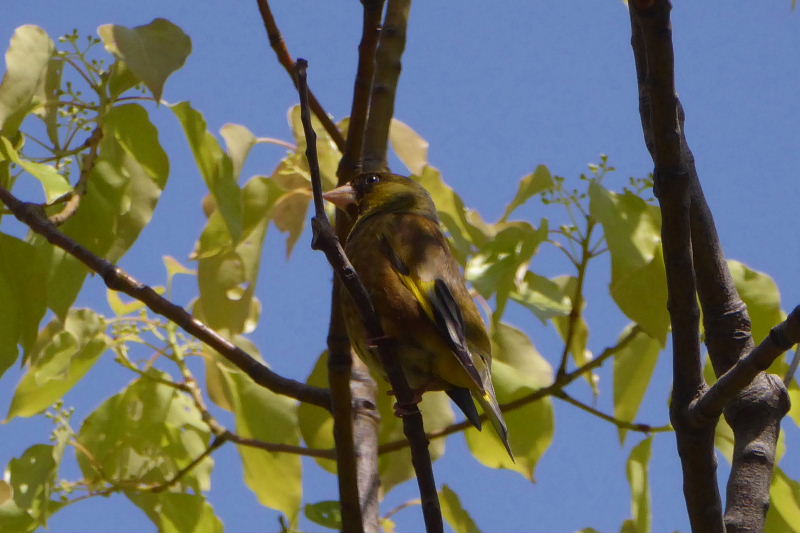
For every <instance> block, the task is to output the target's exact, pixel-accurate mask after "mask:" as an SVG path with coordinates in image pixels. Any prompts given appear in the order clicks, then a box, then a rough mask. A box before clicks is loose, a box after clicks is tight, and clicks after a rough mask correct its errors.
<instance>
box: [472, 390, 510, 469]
mask: <svg viewBox="0 0 800 533" xmlns="http://www.w3.org/2000/svg"><path fill="white" fill-rule="evenodd" d="M475 396H476V399H477V400H478V403H480V404H481V407H482V408H483V412H484V413H486V416H487V417H488V418H489V421H490V422H491V423H492V427H493V428H494V430H495V431H496V432H497V436H498V437H500V440H501V441H503V446H505V447H506V451H508V456H509V457H511V460H512V461H513V460H514V452H512V451H511V446H510V445H509V444H508V427H506V421H505V420H504V419H503V413H502V412H501V411H500V406H499V405H498V404H497V399H496V398H495V395H494V387H493V386H492V383H491V381H489V382H488V387H486V389H485V390H484V391H483V393H480V392H479V393H477V394H476V395H475Z"/></svg>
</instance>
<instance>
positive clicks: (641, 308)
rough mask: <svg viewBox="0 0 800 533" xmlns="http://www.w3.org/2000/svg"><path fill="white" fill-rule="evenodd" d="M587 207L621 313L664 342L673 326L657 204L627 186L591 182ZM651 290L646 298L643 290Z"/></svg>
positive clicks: (647, 292)
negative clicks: (604, 248)
mask: <svg viewBox="0 0 800 533" xmlns="http://www.w3.org/2000/svg"><path fill="white" fill-rule="evenodd" d="M589 197H590V204H589V209H590V212H591V214H592V216H593V217H595V218H596V219H597V220H598V221H600V223H601V224H602V225H603V231H604V233H605V238H606V242H607V243H608V249H609V251H610V252H611V295H612V297H613V298H614V301H615V302H616V303H617V305H618V306H619V307H620V309H621V310H622V312H623V313H625V315H626V316H627V317H628V318H630V319H631V320H633V321H634V322H636V323H637V324H639V325H640V326H641V327H642V329H644V330H645V331H646V332H647V333H648V334H649V335H650V336H651V337H653V338H654V339H657V340H658V341H659V342H660V343H661V345H662V346H663V345H664V343H665V342H666V336H667V330H668V329H669V313H668V312H667V284H666V274H665V272H664V259H663V255H662V253H661V246H660V243H661V237H660V231H661V216H660V213H659V211H658V208H657V207H655V206H653V205H649V204H647V203H646V202H645V201H644V200H643V199H642V198H640V197H639V196H636V195H635V194H634V193H632V192H630V191H628V192H625V193H624V194H617V193H614V192H611V191H609V190H607V189H605V188H604V187H602V186H601V185H600V184H598V183H597V182H592V183H591V185H590V186H589ZM643 294H645V295H647V297H646V298H643V297H642V295H643Z"/></svg>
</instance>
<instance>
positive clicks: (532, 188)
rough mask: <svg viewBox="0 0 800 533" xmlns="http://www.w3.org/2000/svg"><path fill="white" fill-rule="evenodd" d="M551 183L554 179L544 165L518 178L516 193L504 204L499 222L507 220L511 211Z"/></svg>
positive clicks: (550, 186)
mask: <svg viewBox="0 0 800 533" xmlns="http://www.w3.org/2000/svg"><path fill="white" fill-rule="evenodd" d="M553 185H555V181H553V176H552V175H551V174H550V170H549V169H548V168H547V167H546V166H544V165H539V166H538V167H536V170H534V171H533V173H531V174H528V175H527V176H525V177H524V178H522V179H521V180H520V182H519V189H517V194H516V196H514V199H513V200H511V203H509V204H508V206H506V210H505V212H504V213H503V216H502V217H501V218H500V222H505V221H506V220H508V217H509V216H511V213H513V212H514V210H515V209H517V208H518V207H519V206H521V205H523V204H524V203H525V202H527V201H528V200H529V199H530V198H531V197H533V196H535V195H537V194H539V193H541V192H543V191H547V190H549V189H551V188H552V187H553Z"/></svg>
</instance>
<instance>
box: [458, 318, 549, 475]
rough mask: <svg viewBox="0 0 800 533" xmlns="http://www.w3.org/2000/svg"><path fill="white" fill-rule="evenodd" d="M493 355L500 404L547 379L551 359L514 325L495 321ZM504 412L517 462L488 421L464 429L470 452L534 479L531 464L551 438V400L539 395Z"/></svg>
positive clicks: (490, 464) (486, 462) (487, 462)
mask: <svg viewBox="0 0 800 533" xmlns="http://www.w3.org/2000/svg"><path fill="white" fill-rule="evenodd" d="M492 356H493V362H492V381H493V382H494V388H495V392H496V393H497V401H498V402H499V403H500V404H501V405H502V404H505V403H508V402H511V401H514V400H519V399H521V398H524V397H526V396H528V395H530V394H531V393H533V392H535V391H536V390H537V389H539V388H541V387H544V386H546V385H549V384H550V383H551V382H552V379H553V377H552V376H553V371H552V368H551V367H550V364H549V363H548V362H547V361H546V360H545V359H544V358H543V357H542V356H541V355H540V354H539V352H538V350H537V349H536V347H535V346H534V345H533V343H532V342H531V340H530V339H529V338H528V337H527V335H525V333H523V332H522V331H520V330H519V329H517V328H514V327H513V326H510V325H508V324H504V323H499V324H496V325H495V326H494V328H493V331H492ZM503 416H504V418H505V420H506V424H507V425H508V436H509V443H510V444H511V449H512V450H513V451H514V454H515V457H516V462H512V461H511V458H510V457H508V454H507V452H506V450H505V447H504V446H503V444H502V443H501V441H500V439H499V438H498V437H497V435H495V434H494V432H493V430H492V428H491V427H489V425H487V426H486V427H484V429H483V431H478V430H477V429H475V428H469V429H467V432H466V437H467V444H468V445H469V448H470V451H471V452H472V455H473V456H474V457H475V458H476V459H477V460H478V461H480V462H481V463H482V464H484V465H485V466H488V467H490V468H506V469H508V470H513V471H515V472H519V473H520V474H522V475H523V476H525V477H526V478H528V479H530V480H532V481H533V480H534V477H535V476H534V474H535V470H536V464H537V463H538V461H539V459H541V457H542V455H544V453H545V452H546V451H547V449H548V448H549V447H550V444H551V443H552V441H553V435H554V433H555V415H554V412H553V405H552V403H551V401H550V399H549V398H540V399H538V400H536V401H532V402H530V403H526V404H524V405H523V406H522V407H518V408H517V409H514V410H511V411H505V412H504V413H503Z"/></svg>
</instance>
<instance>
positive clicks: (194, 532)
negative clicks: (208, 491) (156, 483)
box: [127, 491, 225, 533]
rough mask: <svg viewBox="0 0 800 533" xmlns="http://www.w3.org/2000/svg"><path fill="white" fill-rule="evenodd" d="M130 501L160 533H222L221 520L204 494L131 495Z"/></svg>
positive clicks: (137, 493)
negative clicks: (145, 514)
mask: <svg viewBox="0 0 800 533" xmlns="http://www.w3.org/2000/svg"><path fill="white" fill-rule="evenodd" d="M127 495H128V497H129V498H130V499H131V501H133V503H135V504H136V505H137V506H138V507H140V508H141V509H142V510H143V511H144V512H145V513H147V516H148V517H149V518H150V520H152V521H153V523H154V524H155V525H156V526H157V527H158V531H159V532H161V533H222V532H223V531H225V528H224V527H223V525H222V520H220V519H219V517H218V516H217V515H216V514H215V513H214V508H213V507H211V504H210V503H208V501H207V500H206V499H205V498H204V497H203V495H202V494H188V493H181V492H159V493H157V494H154V493H151V492H144V491H130V492H128V493H127Z"/></svg>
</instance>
